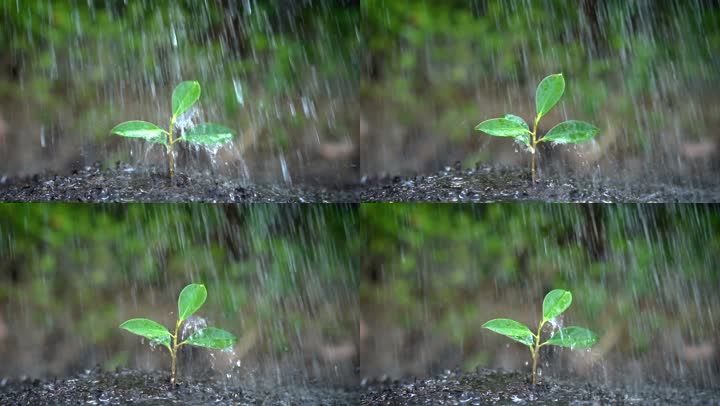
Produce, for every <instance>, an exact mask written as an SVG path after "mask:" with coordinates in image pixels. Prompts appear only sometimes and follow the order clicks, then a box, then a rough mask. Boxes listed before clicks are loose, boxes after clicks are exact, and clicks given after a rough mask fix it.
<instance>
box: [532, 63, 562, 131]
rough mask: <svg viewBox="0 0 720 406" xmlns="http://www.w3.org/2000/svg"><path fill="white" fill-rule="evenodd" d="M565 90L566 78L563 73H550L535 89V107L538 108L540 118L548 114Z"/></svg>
mask: <svg viewBox="0 0 720 406" xmlns="http://www.w3.org/2000/svg"><path fill="white" fill-rule="evenodd" d="M564 91H565V78H563V75H562V73H558V74H555V75H550V76H548V77H546V78H545V79H543V80H542V81H541V82H540V84H539V85H538V87H537V91H535V107H536V108H537V117H538V120H539V119H540V118H541V117H542V116H544V115H545V114H547V113H548V112H549V111H550V110H551V109H552V108H553V107H555V105H556V104H557V102H559V101H560V98H561V97H562V95H563V92H564Z"/></svg>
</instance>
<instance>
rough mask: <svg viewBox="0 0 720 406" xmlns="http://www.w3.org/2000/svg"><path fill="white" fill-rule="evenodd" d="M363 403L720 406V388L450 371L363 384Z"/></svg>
mask: <svg viewBox="0 0 720 406" xmlns="http://www.w3.org/2000/svg"><path fill="white" fill-rule="evenodd" d="M363 386H364V387H363V388H362V395H361V398H360V404H361V405H485V404H498V405H516V404H533V405H536V404H540V405H542V404H548V405H550V404H552V405H566V404H572V405H605V404H638V405H647V404H651V405H655V404H657V405H668V404H671V405H675V404H683V405H719V404H720V389H715V390H700V389H693V388H690V387H669V386H660V385H658V386H651V385H644V386H642V387H639V388H638V387H628V388H611V387H607V386H604V385H599V384H593V383H588V382H584V383H579V382H573V381H569V380H550V379H543V380H541V381H540V382H538V384H537V385H535V386H533V385H531V384H530V383H529V382H528V375H527V374H522V373H519V372H501V371H494V370H487V369H481V370H478V371H476V372H472V373H461V372H452V371H447V372H446V373H444V374H441V375H439V376H437V377H434V378H430V379H423V380H413V381H395V382H389V383H388V382H385V383H382V382H371V383H367V382H364V383H363Z"/></svg>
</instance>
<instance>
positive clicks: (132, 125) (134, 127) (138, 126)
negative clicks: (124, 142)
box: [110, 120, 167, 144]
mask: <svg viewBox="0 0 720 406" xmlns="http://www.w3.org/2000/svg"><path fill="white" fill-rule="evenodd" d="M110 133H111V134H117V135H121V136H123V137H128V138H143V139H145V140H147V141H150V142H153V143H156V144H165V143H167V137H166V135H165V134H166V131H165V130H163V129H162V128H160V127H158V126H156V125H155V124H153V123H148V122H147V121H139V120H134V121H126V122H124V123H120V124H118V125H116V126H115V127H114V128H113V129H112V130H110Z"/></svg>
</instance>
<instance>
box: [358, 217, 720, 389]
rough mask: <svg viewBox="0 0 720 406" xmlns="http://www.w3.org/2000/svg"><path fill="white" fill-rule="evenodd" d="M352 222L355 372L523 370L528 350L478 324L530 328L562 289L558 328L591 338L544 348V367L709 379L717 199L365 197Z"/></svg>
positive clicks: (718, 317) (715, 313) (719, 264)
mask: <svg viewBox="0 0 720 406" xmlns="http://www.w3.org/2000/svg"><path fill="white" fill-rule="evenodd" d="M360 223H361V228H362V229H363V232H362V233H363V247H364V248H363V255H362V260H361V265H360V269H361V271H360V306H361V328H360V335H361V376H363V377H371V378H372V377H380V376H383V375H388V376H390V377H405V376H421V377H422V376H427V375H432V374H435V373H438V372H441V371H443V370H444V369H446V368H455V367H460V368H462V369H466V370H472V369H474V368H476V367H495V368H497V367H500V368H506V369H511V370H527V368H528V367H527V362H528V361H529V360H530V354H529V351H528V350H527V348H525V347H524V346H522V345H520V344H517V343H514V342H512V341H510V340H509V339H507V338H505V337H502V336H500V335H498V334H495V333H492V332H490V331H488V330H484V329H481V327H480V326H481V325H482V324H483V323H484V322H486V321H488V320H490V319H493V318H498V317H506V318H513V319H515V320H518V321H521V322H523V323H526V324H527V325H530V326H533V325H534V326H537V323H538V317H539V315H540V314H541V313H542V309H541V306H542V300H543V297H544V296H545V294H546V293H547V292H548V291H550V290H552V289H554V288H563V289H567V290H570V291H571V292H572V294H573V304H572V306H571V307H570V309H569V310H568V311H566V313H565V315H564V323H565V325H578V326H584V327H587V328H590V329H591V330H593V331H595V332H596V333H598V334H599V335H600V336H601V338H600V341H599V343H598V344H597V345H596V346H595V347H594V349H593V350H592V351H591V352H585V351H570V350H559V349H555V348H552V347H546V348H543V352H542V354H543V356H542V358H541V362H540V365H541V367H542V368H543V369H544V371H545V373H546V374H551V375H552V376H562V375H568V374H570V375H574V376H587V377H590V379H594V380H595V381H596V382H608V381H610V382H613V381H615V382H620V383H624V384H626V383H632V382H647V381H651V380H654V379H660V380H664V381H665V382H668V381H671V382H675V383H679V382H692V383H694V384H697V385H715V386H716V385H717V384H718V383H720V342H719V341H718V338H717V337H718V336H719V334H720V312H719V310H718V309H720V295H718V287H719V286H720V207H718V206H706V205H581V204H578V205H551V204H535V203H530V204H521V205H518V204H511V205H508V204H483V205H442V204H441V205H429V204H412V205H405V204H403V205H384V204H363V205H362V206H361V209H360ZM535 328H536V327H535Z"/></svg>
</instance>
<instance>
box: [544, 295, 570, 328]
mask: <svg viewBox="0 0 720 406" xmlns="http://www.w3.org/2000/svg"><path fill="white" fill-rule="evenodd" d="M570 303H572V293H570V292H569V291H567V290H562V289H555V290H551V291H550V292H549V293H548V294H547V295H545V299H544V300H543V319H544V320H551V319H554V318H555V317H557V316H559V315H560V314H561V313H562V312H564V311H565V310H567V308H568V307H570Z"/></svg>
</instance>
